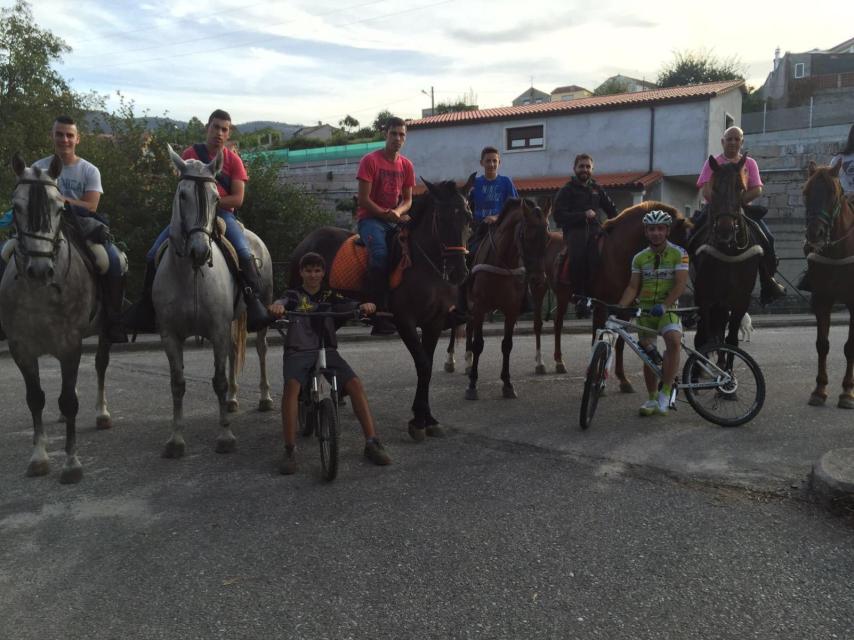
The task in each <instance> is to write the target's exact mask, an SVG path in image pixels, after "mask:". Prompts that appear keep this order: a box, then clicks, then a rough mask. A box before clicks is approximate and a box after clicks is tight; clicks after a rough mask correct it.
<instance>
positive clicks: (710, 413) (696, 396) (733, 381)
mask: <svg viewBox="0 0 854 640" xmlns="http://www.w3.org/2000/svg"><path fill="white" fill-rule="evenodd" d="M700 354H701V355H700V356H698V355H697V354H691V355H690V356H689V358H688V360H686V361H685V367H684V368H683V369H682V383H683V386H682V387H681V391H684V392H685V397H686V398H687V399H688V402H689V403H690V404H691V406H692V407H694V411H696V412H697V413H698V414H700V416H702V417H703V418H705V419H706V420H708V421H709V422H714V423H715V424H719V425H721V426H722V427H737V426H739V425H742V424H744V423H745V422H749V421H750V420H752V419H753V418H755V417H756V415H757V414H758V413H759V412H760V411H761V410H762V405H763V404H764V403H765V377H764V376H763V375H762V370H761V369H760V368H759V365H758V364H756V361H755V360H754V359H753V358H752V357H751V356H750V355H749V354H748V353H747V352H745V351H742V350H741V349H739V348H738V347H733V346H732V345H728V344H717V345H712V346H709V347H705V348H703V349H702V350H700ZM724 372H725V373H726V374H727V376H726V377H728V378H729V380H726V379H725V377H724V376H723V373H724ZM715 382H717V383H718V384H711V383H715ZM692 384H709V386H708V387H703V388H700V389H696V388H691V385H692Z"/></svg>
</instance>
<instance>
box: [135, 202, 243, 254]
mask: <svg viewBox="0 0 854 640" xmlns="http://www.w3.org/2000/svg"><path fill="white" fill-rule="evenodd" d="M216 214H217V215H218V216H219V217H220V218H222V219H223V220H225V237H226V238H227V239H228V241H229V242H230V243H231V244H232V245H234V249H235V251H237V257H238V258H242V259H244V260H245V259H248V258H249V257H250V256H251V255H252V249H250V248H249V242H248V241H247V240H246V235H245V234H244V233H243V229H241V228H240V225H239V224H238V222H237V218H236V217H235V215H234V212H232V211H226V210H225V209H218V210H217V212H216ZM168 237H169V227H166V228H165V229H164V230H163V231H161V232H160V235H158V236H157V240H155V241H154V244H153V245H151V249H149V250H148V253H146V254H145V259H146V260H147V261H148V262H154V256H156V255H157V252H158V251H159V250H160V247H161V246H162V245H163V243H164V242H166V239H167V238H168Z"/></svg>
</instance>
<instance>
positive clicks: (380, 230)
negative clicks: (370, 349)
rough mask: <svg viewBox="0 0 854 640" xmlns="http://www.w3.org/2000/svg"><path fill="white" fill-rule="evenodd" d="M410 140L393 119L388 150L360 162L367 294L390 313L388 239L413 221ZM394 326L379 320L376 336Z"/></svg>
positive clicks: (358, 216) (388, 332)
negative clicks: (410, 213) (406, 152)
mask: <svg viewBox="0 0 854 640" xmlns="http://www.w3.org/2000/svg"><path fill="white" fill-rule="evenodd" d="M405 141H406V122H404V121H403V120H402V119H400V118H390V119H389V121H388V124H387V125H386V137H385V147H383V148H382V149H378V150H377V151H373V152H371V153H369V154H367V155H366V156H365V157H363V158H362V160H361V161H360V162H359V171H358V173H356V178H358V180H359V205H358V208H357V209H356V219H357V228H358V231H359V235H360V236H361V238H362V241H363V242H364V243H365V246H366V247H367V248H368V273H367V276H366V279H365V293H366V294H367V296H368V300H369V301H370V302H373V303H375V304H376V305H377V309H378V310H380V311H385V310H387V308H388V306H387V298H388V245H387V244H386V236H387V235H388V233H389V232H390V231H392V230H393V229H394V228H395V227H396V226H397V225H398V224H399V223H400V222H406V221H407V220H408V219H409V216H408V215H407V212H408V211H409V208H410V207H411V206H412V188H413V187H414V186H415V169H414V168H413V166H412V162H410V161H409V159H408V158H405V157H404V156H403V155H401V153H400V150H401V148H403V143H404V142H405ZM394 332H395V328H394V326H393V325H392V324H391V323H390V322H389V321H388V319H387V318H385V317H379V318H377V321H376V324H375V325H374V329H373V331H372V332H371V333H372V334H373V335H391V334H393V333H394Z"/></svg>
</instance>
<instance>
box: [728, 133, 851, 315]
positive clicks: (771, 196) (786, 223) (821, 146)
mask: <svg viewBox="0 0 854 640" xmlns="http://www.w3.org/2000/svg"><path fill="white" fill-rule="evenodd" d="M849 128H850V124H846V125H836V126H832V127H819V128H812V129H796V130H789V131H775V132H771V133H764V134H747V135H746V136H745V138H744V148H745V150H746V151H747V152H748V154H749V155H750V156H751V157H753V158H755V159H756V162H757V163H758V164H759V170H760V173H761V174H762V180H763V182H764V183H765V188H764V193H763V195H762V198H760V199H759V200H757V201H756V203H757V204H761V205H763V206H766V207H768V215H767V216H766V218H765V220H766V221H767V222H768V226H769V227H770V228H771V230H772V231H773V232H774V234H775V237H776V240H777V247H776V248H777V255H778V257H779V258H780V266H779V271H780V273H781V274H782V277H783V278H784V279H785V280H788V281H789V282H795V281H796V280H797V278H798V276H799V274H800V273H801V271H803V269H804V268H805V267H806V263H805V261H804V255H803V238H804V224H805V217H804V216H805V211H804V203H803V196H802V193H801V191H802V189H803V186H804V182H805V181H806V178H807V166H808V165H809V163H810V161H811V160H814V161H815V162H817V163H818V164H827V163H828V162H829V161H830V159H831V158H832V157H833V156H834V155H835V154H836V153H838V152H839V150H840V149H841V148H842V146H843V144H844V141H845V140H846V139H847V138H848V130H849ZM789 296H790V306H791V307H805V306H806V301H805V300H804V299H803V298H801V297H800V296H798V294H797V293H796V292H795V291H794V290H793V289H792V287H789ZM775 306H778V305H775ZM782 306H784V305H779V307H782ZM779 307H778V308H779Z"/></svg>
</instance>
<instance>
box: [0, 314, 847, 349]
mask: <svg viewBox="0 0 854 640" xmlns="http://www.w3.org/2000/svg"><path fill="white" fill-rule="evenodd" d="M752 322H753V327H754V329H780V328H792V327H814V326H815V319H814V318H813V317H812V316H808V315H798V316H794V317H792V316H788V315H783V314H780V315H775V314H770V315H755V316H752ZM830 324H831V326H835V325H847V324H848V314H847V313H839V314H834V315H833V316H831V320H830ZM563 333H564V334H565V335H581V334H587V335H590V333H591V329H590V321H589V320H574V319H573V320H568V321H566V322H565V323H564V325H563ZM533 334H534V324H533V322H532V321H531V320H524V321H522V322H521V323H519V324H517V325H516V329H515V331H514V332H513V335H517V336H530V335H533ZM337 335H338V342H339V343H347V342H367V341H370V342H376V343H378V344H379V343H381V342H383V341H396V340H397V336H387V337H379V338H378V337H376V336H372V335H370V328H369V327H363V326H359V327H342V328H341V329H340V330H339V331H338V334H337ZM447 335H448V334H447V333H444V334H443V336H442V339H441V340H440V347H439V348H440V349H441V348H442V347H441V342H442V340H447V337H446V336H447ZM483 335H484V337H494V336H502V335H504V325H503V323H501V322H490V323H488V324H485V325H484V328H483ZM553 335H554V332H553V330H552V326H551V320H549V321H548V322H546V323H545V324H544V326H543V336H545V337H551V336H553ZM267 343H268V344H269V345H270V346H278V345H281V344H282V338H281V336H280V335H278V333H276V332H275V331H273V330H271V331H270V332H269V333H268V334H267ZM246 346H247V348H248V347H251V348H253V349H254V348H255V336H254V335H250V336H249V338H248V340H247V345H246ZM162 348H163V347H162V346H161V345H160V338H159V336H156V335H150V334H149V335H144V336H140V338H139V339H138V340H137V342H128V343H127V344H114V345H113V348H112V350H111V353H113V354H116V353H123V352H125V351H152V350H160V349H162ZM184 348H185V349H204V348H207V344H206V343H205V344H202V345H197V344H196V343H195V341H194V340H193V339H192V338H191V339H188V340H187V341H186V342H185V343H184ZM96 349H97V340H96V339H95V338H87V339H86V341H84V343H83V353H95V351H96ZM8 357H9V348H8V345H7V343H5V342H3V343H2V344H0V358H8Z"/></svg>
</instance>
